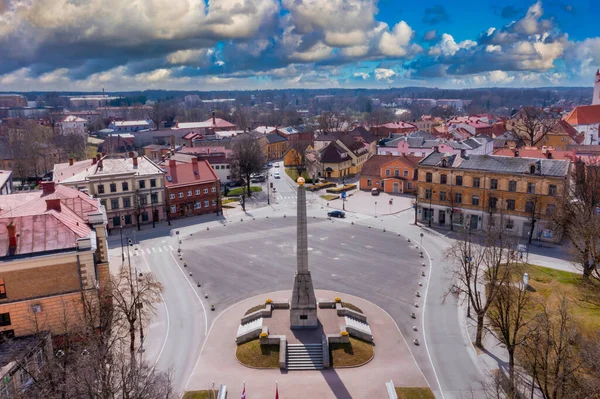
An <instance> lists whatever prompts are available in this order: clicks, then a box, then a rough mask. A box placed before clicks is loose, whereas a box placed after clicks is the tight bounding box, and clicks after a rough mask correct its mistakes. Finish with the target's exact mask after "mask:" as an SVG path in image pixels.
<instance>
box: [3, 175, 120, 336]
mask: <svg viewBox="0 0 600 399" xmlns="http://www.w3.org/2000/svg"><path fill="white" fill-rule="evenodd" d="M0 209H1V210H0V334H2V335H4V336H7V337H12V336H15V337H22V336H27V335H31V334H34V333H36V332H39V331H50V332H51V333H52V334H58V335H60V334H63V333H64V332H65V331H64V328H65V322H68V323H70V324H74V323H77V318H78V316H80V315H81V314H82V313H81V311H82V293H85V294H87V295H89V297H88V298H90V300H92V301H97V299H98V288H101V287H102V285H103V284H104V283H105V282H106V280H107V278H108V273H109V271H108V252H107V243H106V223H107V221H106V214H105V212H104V209H103V207H102V206H101V205H100V202H99V201H98V200H97V199H94V198H91V197H90V196H88V195H87V194H85V193H82V192H80V191H77V190H74V189H72V188H69V187H64V186H55V183H54V182H44V183H43V190H41V191H31V192H25V193H19V194H9V195H3V196H0ZM66 318H67V319H68V320H66Z"/></svg>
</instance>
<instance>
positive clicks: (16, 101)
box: [0, 94, 28, 108]
mask: <svg viewBox="0 0 600 399" xmlns="http://www.w3.org/2000/svg"><path fill="white" fill-rule="evenodd" d="M27 105H28V102H27V97H25V96H23V95H21V94H0V107H1V108H19V107H27Z"/></svg>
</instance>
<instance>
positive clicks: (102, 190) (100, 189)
mask: <svg viewBox="0 0 600 399" xmlns="http://www.w3.org/2000/svg"><path fill="white" fill-rule="evenodd" d="M98 194H104V184H98Z"/></svg>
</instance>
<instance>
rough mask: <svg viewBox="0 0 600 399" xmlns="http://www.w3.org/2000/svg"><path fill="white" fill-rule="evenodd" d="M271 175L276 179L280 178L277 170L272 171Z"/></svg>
mask: <svg viewBox="0 0 600 399" xmlns="http://www.w3.org/2000/svg"><path fill="white" fill-rule="evenodd" d="M273 177H274V178H276V179H281V175H280V174H279V172H273Z"/></svg>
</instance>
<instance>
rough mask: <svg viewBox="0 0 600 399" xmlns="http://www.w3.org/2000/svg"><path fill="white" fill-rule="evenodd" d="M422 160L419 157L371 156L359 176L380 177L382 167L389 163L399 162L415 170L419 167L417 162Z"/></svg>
mask: <svg viewBox="0 0 600 399" xmlns="http://www.w3.org/2000/svg"><path fill="white" fill-rule="evenodd" d="M421 159H422V158H420V157H411V156H406V155H398V156H392V155H373V156H372V157H371V158H369V159H368V160H367V162H365V164H364V165H363V167H362V169H361V171H360V175H361V176H377V177H381V176H380V170H381V168H382V167H383V166H384V165H387V164H388V163H390V162H394V161H397V160H399V161H401V162H402V163H404V164H406V165H407V166H410V167H411V168H417V167H418V166H419V161H420V160H421Z"/></svg>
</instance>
